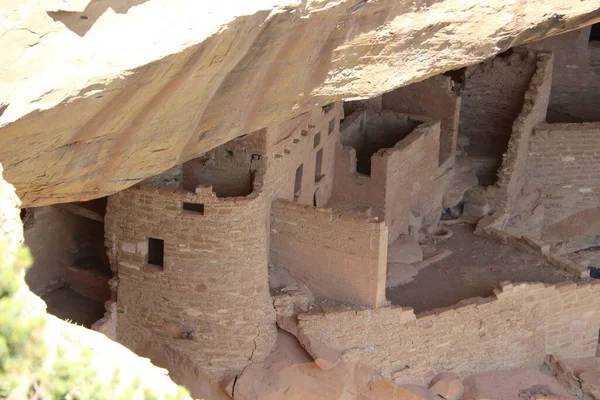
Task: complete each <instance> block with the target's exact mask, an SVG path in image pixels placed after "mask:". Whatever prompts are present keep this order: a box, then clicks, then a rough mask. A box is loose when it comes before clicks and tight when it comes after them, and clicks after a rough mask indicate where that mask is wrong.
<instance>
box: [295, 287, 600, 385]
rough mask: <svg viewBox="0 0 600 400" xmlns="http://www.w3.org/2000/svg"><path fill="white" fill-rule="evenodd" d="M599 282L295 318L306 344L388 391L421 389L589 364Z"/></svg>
mask: <svg viewBox="0 0 600 400" xmlns="http://www.w3.org/2000/svg"><path fill="white" fill-rule="evenodd" d="M599 290H600V283H598V282H597V281H594V282H585V283H580V284H575V283H572V282H564V283H559V284H557V285H554V286H550V285H545V284H542V283H536V284H532V283H523V284H514V285H513V284H509V283H504V284H503V285H502V289H501V290H496V292H495V293H496V294H495V296H492V297H489V298H486V299H483V298H473V299H468V300H463V301H461V302H459V303H458V304H456V305H455V306H453V307H448V308H442V309H435V310H431V311H426V312H423V313H420V314H418V315H416V316H415V314H414V312H413V310H412V309H410V308H402V307H396V306H392V307H382V308H379V309H376V310H349V311H338V312H325V313H323V314H321V313H309V314H300V315H299V316H298V332H299V335H298V336H299V339H300V341H301V342H303V338H305V337H308V338H310V340H311V341H316V342H319V343H320V344H322V345H326V346H328V347H329V351H337V352H339V353H340V354H341V358H340V362H358V361H360V362H362V363H365V364H367V365H370V366H372V367H373V368H376V369H378V370H379V371H381V372H382V374H383V376H384V377H386V378H390V379H391V380H392V381H393V382H394V383H396V384H402V383H417V384H427V383H429V381H430V380H431V378H433V376H435V374H437V373H439V372H444V371H452V372H454V373H457V374H459V375H460V376H462V377H464V376H466V375H469V374H473V373H476V372H483V371H490V370H496V369H506V368H515V367H524V366H532V365H539V364H541V363H542V362H543V360H544V357H545V355H546V354H550V353H555V354H557V355H559V356H569V357H586V356H587V357H589V356H592V355H594V354H595V352H596V346H597V342H598V326H599V325H600V313H599V311H598V302H599V301H600V299H599V296H598V291H599Z"/></svg>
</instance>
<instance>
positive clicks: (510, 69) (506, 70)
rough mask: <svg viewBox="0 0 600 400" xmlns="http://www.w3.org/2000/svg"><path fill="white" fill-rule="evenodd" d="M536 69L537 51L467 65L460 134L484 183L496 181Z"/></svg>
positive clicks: (521, 52) (502, 56)
mask: <svg viewBox="0 0 600 400" xmlns="http://www.w3.org/2000/svg"><path fill="white" fill-rule="evenodd" d="M535 69H536V56H535V52H527V51H524V52H523V51H520V52H514V53H512V54H510V55H501V56H497V57H494V58H492V59H490V60H488V61H486V62H483V63H481V64H478V65H475V66H471V67H467V69H466V72H465V83H464V87H463V88H462V90H461V92H460V94H461V97H462V106H461V111H460V123H459V135H461V136H466V137H468V138H469V142H470V145H469V146H468V147H467V148H466V151H467V153H468V155H469V156H470V157H471V159H472V160H473V162H474V164H475V169H476V174H477V178H478V179H479V182H480V183H481V184H483V185H491V184H494V183H495V182H496V172H497V171H498V169H499V167H500V164H501V162H502V154H504V153H505V152H506V150H507V147H508V141H509V137H510V135H511V132H512V126H513V123H514V121H515V119H516V118H517V116H518V115H519V113H520V112H521V109H522V108H523V104H524V102H525V92H526V91H527V89H528V88H529V84H530V81H531V78H532V76H533V74H534V72H535Z"/></svg>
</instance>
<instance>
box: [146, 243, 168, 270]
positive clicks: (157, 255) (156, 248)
mask: <svg viewBox="0 0 600 400" xmlns="http://www.w3.org/2000/svg"><path fill="white" fill-rule="evenodd" d="M164 259H165V241H164V240H162V239H155V238H148V264H150V265H152V266H155V267H160V269H161V270H162V269H163V268H162V267H163V266H164V262H165V260H164Z"/></svg>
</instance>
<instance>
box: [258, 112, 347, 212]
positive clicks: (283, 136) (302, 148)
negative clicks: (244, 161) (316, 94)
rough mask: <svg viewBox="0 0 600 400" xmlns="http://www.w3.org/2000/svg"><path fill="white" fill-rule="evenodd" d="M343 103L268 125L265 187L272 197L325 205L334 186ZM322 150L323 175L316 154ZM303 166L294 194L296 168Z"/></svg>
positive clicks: (267, 193) (268, 194)
mask: <svg viewBox="0 0 600 400" xmlns="http://www.w3.org/2000/svg"><path fill="white" fill-rule="evenodd" d="M342 115H343V108H342V103H332V104H331V105H329V106H326V107H323V108H322V107H318V108H315V109H313V110H312V111H311V112H308V113H305V114H302V115H299V116H297V117H296V118H293V119H291V120H289V121H286V122H284V123H281V124H279V125H275V126H269V127H268V128H266V151H265V165H266V171H265V177H264V182H265V183H264V190H265V192H266V195H267V196H268V197H269V198H270V199H278V198H279V199H285V200H290V201H296V202H298V203H300V204H310V205H313V204H314V202H315V201H316V205H317V206H319V207H321V206H323V205H324V204H325V203H326V202H327V201H328V200H329V198H330V196H331V191H332V187H333V163H334V155H335V153H334V152H335V144H336V143H337V142H338V141H339V127H340V118H341V116H342ZM319 151H321V152H322V153H321V174H320V175H319V176H317V173H316V166H317V165H316V164H317V154H318V153H319ZM300 165H302V185H301V190H300V192H299V195H298V196H295V194H294V183H295V179H296V171H297V169H298V167H299V166H300Z"/></svg>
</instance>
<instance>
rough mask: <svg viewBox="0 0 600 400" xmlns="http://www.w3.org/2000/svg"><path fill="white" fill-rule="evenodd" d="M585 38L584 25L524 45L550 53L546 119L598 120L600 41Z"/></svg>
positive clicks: (586, 31) (587, 28)
mask: <svg viewBox="0 0 600 400" xmlns="http://www.w3.org/2000/svg"><path fill="white" fill-rule="evenodd" d="M589 38H590V27H589V26H588V27H586V28H582V29H578V30H575V31H572V32H568V33H565V34H562V35H557V36H551V37H549V38H547V39H544V40H540V41H537V42H533V43H530V44H528V45H527V47H528V48H532V49H536V50H548V51H552V52H553V53H554V76H553V79H552V80H553V82H552V93H551V95H550V105H549V107H548V122H586V121H600V113H599V112H598V110H600V42H599V41H590V40H589Z"/></svg>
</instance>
